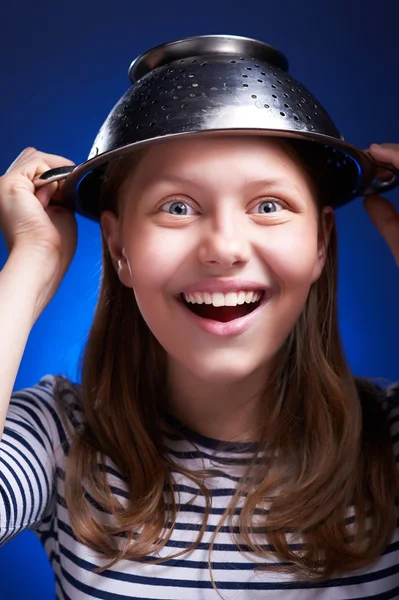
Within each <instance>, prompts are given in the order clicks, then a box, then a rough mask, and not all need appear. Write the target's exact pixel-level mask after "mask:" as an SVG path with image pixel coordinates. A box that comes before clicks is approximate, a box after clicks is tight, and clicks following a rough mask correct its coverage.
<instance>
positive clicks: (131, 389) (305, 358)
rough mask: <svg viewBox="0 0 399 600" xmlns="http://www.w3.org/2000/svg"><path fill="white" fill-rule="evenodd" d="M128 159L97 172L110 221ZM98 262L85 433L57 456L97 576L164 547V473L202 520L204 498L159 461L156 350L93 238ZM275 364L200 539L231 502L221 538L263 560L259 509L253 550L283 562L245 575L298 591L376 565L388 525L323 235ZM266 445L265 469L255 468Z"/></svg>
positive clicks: (387, 473)
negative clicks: (321, 256) (247, 455)
mask: <svg viewBox="0 0 399 600" xmlns="http://www.w3.org/2000/svg"><path fill="white" fill-rule="evenodd" d="M288 148H289V147H288V146H287V151H288V152H290V153H294V156H295V158H296V160H299V161H301V157H300V156H298V154H297V151H296V150H295V151H294V150H292V148H290V149H288ZM138 160H140V155H139V156H135V157H133V158H132V156H129V157H124V158H119V159H116V160H114V161H113V163H111V164H110V165H109V166H108V168H107V171H106V175H105V177H104V182H103V185H102V192H101V198H100V203H101V206H102V208H103V209H104V208H108V209H111V210H114V212H115V213H116V214H118V210H119V207H118V202H117V199H118V198H119V197H120V195H121V191H122V188H123V185H124V182H126V177H127V175H128V174H129V173H131V172H132V169H133V168H134V165H135V164H136V163H137V161H138ZM320 210H321V207H320ZM102 260H103V263H102V276H101V287H100V293H99V299H98V304H97V308H96V312H95V316H94V321H93V324H92V327H91V330H90V333H89V336H88V341H87V344H86V347H85V350H84V354H83V358H82V364H81V381H82V385H81V388H80V401H81V403H82V407H83V411H84V415H85V424H84V426H82V427H81V429H80V430H79V431H77V432H76V435H75V438H74V440H73V443H72V445H71V448H70V452H69V456H68V460H67V469H66V482H65V491H66V503H67V507H68V509H69V513H70V519H71V524H72V528H73V531H74V533H75V535H76V537H77V538H78V539H79V540H80V541H81V542H82V543H84V544H86V545H87V546H89V547H90V548H92V549H93V550H95V551H98V552H99V553H101V555H102V556H106V557H107V558H109V559H110V561H111V562H110V564H109V565H107V567H109V566H111V565H112V564H115V563H116V562H117V561H118V560H120V559H122V558H128V559H144V558H145V557H147V556H148V555H150V554H151V553H153V552H155V551H157V550H159V549H160V548H162V547H163V546H164V545H165V544H166V543H167V541H168V539H169V538H170V536H171V534H172V530H168V531H167V523H168V522H169V523H170V522H171V523H172V524H173V523H175V522H176V518H177V510H178V509H177V507H176V505H175V504H174V498H173V494H171V493H170V490H173V477H172V470H175V471H177V472H180V473H184V474H185V475H186V476H187V477H189V478H190V479H191V480H192V481H193V482H195V484H196V485H197V487H198V490H199V492H200V493H202V494H203V495H204V497H205V500H206V506H207V507H208V508H207V513H209V509H210V501H211V497H210V493H209V490H208V488H207V485H206V481H207V473H204V472H198V473H197V472H190V471H187V470H184V468H182V466H181V465H179V464H174V463H173V461H172V459H171V457H170V456H169V455H168V453H167V452H166V450H165V448H164V442H163V430H164V422H163V417H162V415H163V414H164V409H165V408H166V407H167V397H166V392H165V390H166V360H165V358H166V357H165V351H164V350H163V348H162V347H161V346H160V345H159V343H158V342H157V340H156V339H155V337H154V335H153V334H152V332H151V331H150V330H149V328H148V327H147V325H146V323H145V322H144V320H143V318H142V316H141V313H140V311H139V308H138V306H137V304H136V302H135V297H134V294H133V292H132V290H131V289H128V288H126V287H124V286H123V285H122V284H121V282H120V281H119V278H118V276H117V273H116V271H115V269H114V266H113V264H112V262H111V258H110V254H109V251H108V248H107V244H106V242H105V239H104V237H103V238H102ZM278 359H279V360H278V368H277V369H276V370H275V371H274V376H273V379H272V381H270V382H269V384H268V389H267V390H265V402H264V414H265V418H264V423H265V426H264V429H263V431H262V432H261V433H262V435H261V439H260V442H259V446H257V447H256V449H255V450H254V453H253V460H252V462H251V464H250V465H249V467H248V472H247V473H246V474H245V475H244V476H243V478H242V480H241V481H240V482H239V484H237V490H236V494H235V495H234V497H233V498H232V500H231V503H230V505H229V506H228V507H227V508H226V511H225V513H224V515H223V517H222V518H221V520H220V523H219V526H218V528H217V529H216V531H215V534H214V538H213V539H215V537H216V535H217V533H218V530H219V529H220V527H221V526H222V524H223V523H224V522H226V520H228V522H229V523H230V525H231V524H232V515H233V512H234V509H235V508H236V507H237V506H238V503H239V502H240V501H242V498H244V502H243V504H242V507H241V511H240V514H239V522H238V531H239V533H238V534H233V528H232V527H231V532H232V534H231V535H232V536H233V535H234V537H235V538H236V541H237V543H239V544H240V545H241V546H242V544H244V545H246V546H248V547H249V549H250V550H252V551H253V552H254V553H255V554H254V556H255V557H260V558H264V559H270V555H269V554H268V552H267V550H266V549H265V545H264V544H263V545H260V544H259V543H257V542H256V541H255V539H254V536H253V529H254V515H255V510H257V509H259V508H265V507H267V508H268V514H267V516H266V517H265V518H264V522H263V524H262V528H263V531H264V541H265V543H266V540H267V543H268V544H271V546H272V548H273V549H274V551H275V552H276V553H277V556H279V557H280V558H281V560H282V561H286V562H287V561H288V562H289V563H290V566H289V567H275V566H274V567H272V566H271V565H270V563H269V564H268V565H267V566H260V567H259V566H258V567H257V568H259V569H277V570H279V569H280V570H286V571H289V572H291V573H294V574H295V576H296V577H297V579H299V580H301V579H313V580H325V579H328V578H329V577H331V576H332V575H333V574H334V575H337V574H339V573H343V572H345V571H351V570H354V569H358V568H361V567H364V566H365V565H367V564H369V563H371V562H372V561H373V560H374V559H376V558H377V557H378V556H380V555H381V553H382V552H383V550H384V549H385V547H386V546H387V544H388V542H389V539H390V537H391V535H392V533H393V531H394V528H395V526H396V518H397V513H396V507H395V500H396V498H397V496H398V488H399V485H398V476H397V471H396V464H395V460H394V455H393V450H392V446H391V442H390V438H389V431H388V426H387V423H386V421H385V418H384V413H383V411H382V409H381V407H380V404H379V402H378V400H377V394H378V390H377V388H375V389H374V388H373V386H372V385H371V384H367V383H365V382H361V381H360V380H358V381H357V380H355V378H354V377H353V375H352V374H351V372H350V369H349V367H348V365H347V362H346V360H345V356H344V352H343V348H342V345H341V341H340V335H339V328H338V317H337V237H336V231H335V226H334V227H333V231H332V234H331V239H330V243H329V245H328V250H327V259H326V264H325V268H324V270H323V273H322V275H321V276H320V278H319V280H318V281H316V282H315V283H314V284H313V285H312V287H311V290H310V293H309V296H308V299H307V301H306V304H305V306H304V308H303V311H302V314H301V315H300V317H299V319H298V321H297V323H296V324H295V326H294V328H293V330H292V332H291V333H290V335H289V337H288V339H287V340H286V341H285V343H284V345H283V347H282V348H281V349H280V351H279V356H278ZM360 387H363V394H362V400H361V398H360V395H359V389H360ZM266 398H268V400H267V401H266ZM270 398H272V399H273V401H272V402H271V401H270ZM266 441H267V448H268V457H267V458H266V459H265V460H262V461H257V460H256V459H257V456H258V453H259V451H260V449H261V447H263V444H264V443H265V442H266ZM107 457H109V459H111V460H112V461H113V463H114V464H115V465H116V467H117V468H118V469H119V471H120V472H121V473H122V476H123V477H124V479H125V481H126V485H127V487H128V490H129V499H128V501H127V504H126V505H123V506H122V505H121V504H120V503H119V501H118V500H117V498H116V497H115V495H114V494H113V492H112V489H111V487H110V483H109V481H108V480H107V475H106V470H105V463H106V459H107ZM255 482H256V483H255ZM168 490H169V492H168ZM96 505H97V506H98V505H99V506H100V507H101V508H102V509H103V510H104V511H106V512H107V513H110V514H111V515H112V516H113V520H112V524H108V525H105V524H104V523H102V522H100V521H99V519H98V517H97V511H96V508H95V506H96ZM349 506H352V507H353V510H354V513H355V515H356V529H355V530H354V532H352V533H350V532H349V531H348V527H347V524H346V522H345V516H346V511H347V509H348V507H349ZM206 523H207V514H206V515H205V517H204V522H203V526H202V529H201V531H199V533H198V537H197V539H196V540H194V542H193V543H192V544H191V546H190V547H188V548H186V549H184V550H182V551H180V552H178V553H176V554H174V555H173V557H175V556H178V555H181V554H184V553H186V552H187V553H188V552H190V551H191V550H193V549H194V548H195V547H196V546H197V544H198V543H199V542H200V541H201V538H202V536H203V533H204V531H205V527H206ZM256 529H257V531H259V517H257V522H256ZM288 532H289V533H290V534H294V535H298V536H300V539H301V542H302V544H303V551H301V553H296V552H293V551H292V550H291V549H290V547H289V543H288V538H287V533H288ZM118 534H123V536H124V537H123V536H122V538H121V536H120V535H118ZM121 539H124V540H125V544H124V546H123V547H122V548H121V547H120V540H121ZM211 551H212V548H211ZM211 551H210V554H211ZM169 558H171V556H169V557H168V559H169ZM164 560H167V559H164ZM158 562H162V559H159V561H158ZM209 562H210V560H209ZM104 568H106V567H104ZM212 580H213V578H212ZM214 585H215V584H214Z"/></svg>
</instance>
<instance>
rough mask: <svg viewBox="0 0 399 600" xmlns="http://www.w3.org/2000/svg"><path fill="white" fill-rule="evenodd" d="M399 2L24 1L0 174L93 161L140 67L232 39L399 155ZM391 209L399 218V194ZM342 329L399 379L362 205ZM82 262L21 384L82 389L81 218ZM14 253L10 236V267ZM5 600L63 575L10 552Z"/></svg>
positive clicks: (28, 550)
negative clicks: (169, 50) (29, 164)
mask: <svg viewBox="0 0 399 600" xmlns="http://www.w3.org/2000/svg"><path fill="white" fill-rule="evenodd" d="M398 24H399V3H398V2H397V0H385V1H384V0H380V1H379V2H378V3H371V2H367V0H349V1H348V0H334V2H333V1H325V2H316V1H315V0H302V1H301V2H298V1H297V0H285V1H275V2H274V3H273V2H271V1H267V2H266V1H260V0H258V1H255V0H246V1H245V2H239V0H212V1H209V0H206V1H203V2H202V3H200V2H187V1H183V0H178V1H176V0H172V1H171V2H169V3H165V2H161V1H159V0H153V1H152V2H145V3H143V4H142V3H139V2H135V1H128V0H119V1H118V2H105V1H103V0H87V1H85V0H81V1H80V2H77V1H76V0H70V1H69V2H62V1H58V2H54V0H53V1H52V2H43V1H42V2H40V0H39V1H36V2H27V0H24V1H23V2H19V3H17V2H14V3H9V4H8V5H7V6H5V5H3V7H2V17H1V19H0V73H1V94H0V131H1V145H0V172H4V171H5V170H6V168H7V166H8V165H9V164H10V163H11V162H12V160H13V159H14V158H15V157H16V156H17V154H19V152H20V151H21V150H22V149H23V148H24V147H26V146H34V147H36V148H39V149H41V150H43V151H45V152H50V153H54V154H61V155H63V156H66V157H69V158H71V159H72V160H74V161H75V162H76V163H79V162H82V161H83V160H85V159H86V157H87V154H88V151H89V149H90V146H91V143H92V141H93V140H94V137H95V134H96V133H97V130H98V129H99V127H100V125H101V123H102V121H103V120H104V118H105V117H106V115H107V114H108V112H109V110H110V108H111V107H112V106H113V105H114V103H115V102H116V101H117V100H118V99H119V97H120V96H121V95H122V93H123V92H124V91H125V90H126V89H127V87H128V85H129V82H128V78H127V69H128V66H129V64H130V62H131V60H133V58H134V57H135V56H136V55H137V54H139V53H141V52H142V51H144V50H146V49H148V48H150V47H151V46H153V45H156V44H159V43H162V42H164V41H168V40H171V39H175V38H178V37H185V36H189V35H197V34H205V33H229V34H237V35H244V36H245V35H246V36H250V37H254V38H258V39H262V40H264V41H266V42H268V43H269V44H272V45H275V46H277V48H279V49H280V50H282V51H283V52H284V53H285V54H286V55H287V56H288V59H289V61H290V71H291V72H292V74H293V75H294V76H295V77H296V78H297V79H299V80H300V81H301V82H302V83H304V84H305V85H306V86H307V87H308V88H309V89H310V90H311V91H312V93H314V95H315V96H316V97H318V98H319V100H320V101H321V103H322V104H323V105H324V106H325V107H326V108H327V110H328V111H329V112H330V114H331V116H332V117H333V119H334V120H335V121H336V123H337V125H338V127H339V128H340V129H341V131H342V132H343V133H344V135H345V137H346V139H347V140H348V141H351V142H352V143H354V144H356V145H358V146H360V147H363V148H366V147H368V146H369V144H370V143H372V142H380V143H381V142H384V141H391V142H395V141H396V142H399V116H398V113H399V94H398V84H397V79H398V72H399V68H398V67H399V65H398V59H399V41H398V39H399V26H398ZM388 197H389V198H390V199H391V200H392V202H393V203H394V204H395V205H396V207H397V208H399V192H398V191H395V192H391V193H390V194H389V195H388ZM337 220H338V229H339V239H340V289H339V306H340V323H341V329H342V334H343V339H344V344H345V348H346V352H347V356H348V359H349V362H350V364H351V366H352V368H353V371H354V372H355V373H356V374H360V375H364V376H372V377H374V376H379V377H384V378H387V379H399V364H398V353H397V339H398V337H399V315H398V310H397V305H398V299H399V273H398V272H397V267H396V265H395V263H394V260H393V258H392V257H391V255H390V253H389V251H388V249H387V247H386V246H385V243H384V241H383V240H382V239H381V238H380V237H379V234H378V233H377V232H376V231H375V230H374V228H373V225H372V224H371V222H370V221H369V219H368V216H367V214H366V213H365V211H364V209H363V207H362V201H361V200H357V201H355V202H353V203H352V204H351V205H350V206H347V207H345V208H343V209H341V210H340V211H338V213H337ZM78 226H79V243H78V249H77V252H76V256H75V258H74V261H73V263H72V265H71V268H70V270H69V272H68V274H67V276H66V277H65V279H64V281H63V283H62V285H61V287H60V289H59V291H58V292H57V294H56V296H55V297H54V299H53V301H52V302H51V304H50V305H49V306H48V308H47V309H46V311H45V312H44V313H43V315H42V316H41V317H40V318H39V320H38V321H37V323H36V324H35V326H34V328H33V330H32V333H31V336H30V338H29V341H28V344H27V347H26V351H25V354H24V358H23V361H22V364H21V367H20V370H19V373H18V377H17V380H16V383H15V388H16V389H19V388H22V387H25V386H27V385H31V384H33V383H36V382H37V381H38V380H39V378H40V377H41V376H42V375H44V374H45V373H58V372H62V373H64V374H66V375H68V376H69V377H71V378H76V363H77V359H78V355H79V354H80V352H81V349H82V347H83V345H84V343H85V336H86V334H87V331H88V329H89V327H90V323H91V319H92V315H93V310H94V307H95V303H96V299H97V291H98V284H99V274H100V238H99V230H98V225H96V224H94V223H91V222H89V221H85V220H84V219H82V218H80V217H78ZM6 258H7V251H6V248H5V245H4V243H3V241H2V240H1V236H0V266H2V265H3V264H4V262H5V260H6ZM0 572H1V576H0V598H1V600H11V599H13V600H14V599H17V598H18V600H24V599H29V600H34V599H38V600H39V599H40V600H48V599H50V598H54V582H53V576H52V571H51V569H50V567H49V565H48V562H47V558H46V556H45V554H44V552H43V550H42V548H41V546H40V543H39V542H38V540H37V539H36V538H35V536H34V535H33V534H31V533H30V532H26V533H23V534H21V535H20V536H19V537H18V538H16V539H15V540H13V541H12V542H10V543H8V544H7V545H6V546H5V547H3V548H2V549H1V550H0Z"/></svg>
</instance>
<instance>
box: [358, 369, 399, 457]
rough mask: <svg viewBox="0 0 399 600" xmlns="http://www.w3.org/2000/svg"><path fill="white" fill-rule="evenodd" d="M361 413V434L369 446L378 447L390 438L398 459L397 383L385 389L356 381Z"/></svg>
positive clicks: (398, 416) (364, 381) (398, 388)
mask: <svg viewBox="0 0 399 600" xmlns="http://www.w3.org/2000/svg"><path fill="white" fill-rule="evenodd" d="M356 386H357V389H358V393H359V398H360V401H361V405H362V412H363V432H364V434H365V439H366V440H367V441H368V443H369V444H374V445H375V446H378V445H379V444H380V443H381V441H382V440H383V439H384V438H385V439H386V438H387V437H388V438H390V441H391V442H392V445H393V448H394V453H395V456H396V457H399V382H396V383H392V384H390V385H389V386H387V387H380V386H379V385H377V384H375V383H373V382H371V381H369V380H365V379H356Z"/></svg>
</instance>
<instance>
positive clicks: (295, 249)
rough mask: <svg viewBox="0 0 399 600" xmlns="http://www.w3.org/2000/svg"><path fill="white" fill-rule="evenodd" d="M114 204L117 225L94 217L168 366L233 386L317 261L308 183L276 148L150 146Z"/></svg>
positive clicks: (257, 360)
mask: <svg viewBox="0 0 399 600" xmlns="http://www.w3.org/2000/svg"><path fill="white" fill-rule="evenodd" d="M122 201H123V205H124V210H123V217H122V219H121V223H119V224H118V222H117V219H116V217H115V216H114V215H113V214H112V213H110V212H107V213H103V215H102V221H101V222H102V227H103V231H104V233H105V237H106V239H107V242H108V245H109V248H110V251H111V255H112V256H113V259H114V263H115V266H116V268H117V270H118V273H119V277H120V280H121V282H122V283H123V284H124V285H126V286H128V287H131V288H132V289H133V292H134V294H135V298H136V301H137V303H138V306H139V308H140V311H141V313H142V315H143V318H144V320H145V321H146V323H147V325H148V327H149V328H150V329H151V331H152V332H153V334H154V336H155V337H156V338H157V339H158V341H159V343H160V344H161V345H162V346H163V348H164V349H165V350H166V352H167V353H168V355H169V361H172V362H173V364H174V369H175V370H176V367H178V366H179V365H180V366H181V367H182V368H184V370H185V371H187V370H188V371H190V372H192V373H193V375H195V376H196V377H198V378H200V379H201V380H206V381H208V382H212V381H213V382H215V383H216V382H218V383H223V382H225V383H232V382H234V381H238V380H242V379H243V378H246V377H248V376H250V375H251V373H254V372H255V371H258V370H259V368H262V367H263V365H267V364H268V362H269V361H270V360H271V359H272V358H273V356H274V355H275V354H276V352H277V351H278V350H279V348H280V347H281V345H282V344H283V342H284V340H285V339H286V338H287V336H288V334H289V332H290V331H291V329H292V328H293V326H294V324H295V322H296V320H297V319H298V317H299V315H300V313H301V311H302V308H303V306H304V304H305V301H306V298H307V296H308V293H309V289H310V286H311V285H312V283H313V282H315V281H316V280H317V279H318V277H319V276H320V274H321V271H322V268H323V266H324V260H325V248H324V246H323V244H322V242H321V240H320V241H319V231H318V212H317V208H316V204H315V198H314V194H313V191H312V186H311V184H310V181H309V178H308V176H307V175H306V174H305V172H304V171H303V170H302V168H301V167H299V166H298V165H297V164H296V162H295V160H294V159H293V158H291V157H290V156H289V155H288V154H287V153H286V151H285V150H284V147H283V146H282V145H280V144H279V143H277V142H275V141H272V140H267V139H264V138H263V139H262V138H256V137H220V138H206V137H203V138H201V137H198V138H197V139H180V140H173V141H170V142H167V143H164V144H162V145H159V146H154V147H153V148H151V149H150V150H149V151H148V152H147V154H146V155H145V156H144V158H143V159H142V160H141V162H140V163H139V164H138V166H137V168H136V169H135V171H134V173H133V175H132V177H131V179H130V181H129V182H128V185H127V188H126V193H125V194H124V197H123V198H122ZM118 260H119V265H117V261H118ZM250 291H252V292H254V291H255V294H257V292H259V294H258V295H255V296H252V300H253V301H255V302H249V303H248V300H251V295H250V294H249V292H250ZM234 292H236V293H237V294H238V295H236V294H235V293H234ZM243 292H246V293H247V294H246V295H243ZM184 293H186V294H190V295H191V299H192V300H196V301H197V303H198V304H193V303H188V304H186V303H185V301H184ZM213 293H214V294H216V296H212V294H213ZM193 294H195V295H194V296H193ZM225 294H228V295H227V296H226V295H225ZM259 296H260V302H259V301H257V302H256V299H257V298H258V297H259ZM244 298H245V299H246V301H247V302H245V303H244V304H240V303H241V302H242V301H243V299H244ZM186 299H188V296H186ZM211 300H212V301H213V304H220V303H221V302H225V303H227V304H235V303H237V301H238V302H239V304H238V306H236V307H234V306H229V307H224V308H220V307H218V308H215V307H213V305H209V304H206V303H207V302H210V301H211ZM189 306H190V307H191V308H192V309H194V310H195V311H196V313H197V314H195V313H194V312H193V311H192V310H190V308H188V307H189ZM253 308H255V310H253V311H252V312H251V313H250V312H249V311H251V310H252V309H253ZM199 315H202V316H199ZM242 315H246V316H242Z"/></svg>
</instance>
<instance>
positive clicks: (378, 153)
mask: <svg viewBox="0 0 399 600" xmlns="http://www.w3.org/2000/svg"><path fill="white" fill-rule="evenodd" d="M368 152H369V153H370V154H371V155H372V157H373V158H375V159H376V160H378V161H381V162H389V163H392V164H393V165H394V166H395V167H396V168H398V169H399V144H388V143H386V144H371V146H370V148H369V149H368Z"/></svg>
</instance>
